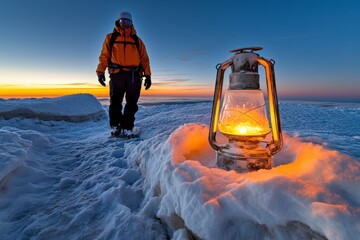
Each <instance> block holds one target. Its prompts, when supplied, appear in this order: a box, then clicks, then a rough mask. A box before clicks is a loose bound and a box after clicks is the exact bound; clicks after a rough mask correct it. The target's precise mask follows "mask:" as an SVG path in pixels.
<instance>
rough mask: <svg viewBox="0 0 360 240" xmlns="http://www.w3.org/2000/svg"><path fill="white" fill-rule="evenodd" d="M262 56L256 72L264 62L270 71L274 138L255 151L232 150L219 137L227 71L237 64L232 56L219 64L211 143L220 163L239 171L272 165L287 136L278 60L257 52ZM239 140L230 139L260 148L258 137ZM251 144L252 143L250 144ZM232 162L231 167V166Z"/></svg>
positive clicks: (251, 49)
mask: <svg viewBox="0 0 360 240" xmlns="http://www.w3.org/2000/svg"><path fill="white" fill-rule="evenodd" d="M261 49H262V48H261V47H249V48H240V49H235V50H232V51H230V52H234V53H235V55H237V54H242V53H254V51H258V50H261ZM256 55H257V56H258V58H257V59H256V72H257V65H261V66H263V67H264V69H265V73H266V85H267V96H268V105H269V113H270V120H271V133H272V139H271V141H270V142H267V143H266V146H265V148H266V149H263V150H261V149H260V150H259V151H258V152H256V151H255V153H254V154H250V155H248V154H244V153H243V152H242V151H239V152H235V153H234V152H233V151H231V150H229V145H228V144H220V143H218V141H217V140H216V134H217V131H218V120H219V112H220V108H221V97H222V89H223V82H224V74H225V71H226V70H227V69H228V68H229V67H232V71H234V67H233V64H234V63H233V58H229V59H228V60H226V61H224V62H222V63H220V64H218V65H217V67H216V68H217V75H216V83H215V90H214V98H213V107H212V113H211V122H210V130H209V143H210V145H211V147H212V148H213V149H214V150H216V152H217V164H218V166H219V165H221V166H219V167H222V168H225V169H227V170H231V169H234V170H237V171H252V170H258V169H261V168H265V169H269V168H271V167H272V155H274V154H276V153H278V152H279V151H280V150H281V148H282V146H283V137H282V130H281V122H280V113H279V106H278V97H277V91H276V82H275V71H274V65H275V61H274V60H272V59H265V58H263V57H261V56H259V55H258V54H256ZM244 139H245V140H240V141H238V140H236V139H230V140H229V142H232V143H233V144H232V145H233V146H238V147H239V148H247V147H248V148H256V147H257V146H256V145H257V144H258V143H259V142H258V141H256V140H255V141H253V140H249V141H247V140H246V138H244ZM246 145H249V146H246ZM234 164H235V168H234V167H231V165H234ZM228 166H230V168H229V167H228Z"/></svg>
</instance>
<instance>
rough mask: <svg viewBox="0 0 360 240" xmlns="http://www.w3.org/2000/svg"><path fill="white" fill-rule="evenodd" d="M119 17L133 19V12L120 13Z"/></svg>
mask: <svg viewBox="0 0 360 240" xmlns="http://www.w3.org/2000/svg"><path fill="white" fill-rule="evenodd" d="M119 19H129V20H131V21H132V17H131V13H129V12H121V13H120V15H119Z"/></svg>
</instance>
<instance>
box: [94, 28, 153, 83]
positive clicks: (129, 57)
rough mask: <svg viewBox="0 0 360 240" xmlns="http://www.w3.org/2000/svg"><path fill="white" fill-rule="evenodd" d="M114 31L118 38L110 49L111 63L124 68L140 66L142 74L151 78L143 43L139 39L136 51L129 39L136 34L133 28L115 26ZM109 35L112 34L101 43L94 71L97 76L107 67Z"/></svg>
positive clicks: (132, 41)
mask: <svg viewBox="0 0 360 240" xmlns="http://www.w3.org/2000/svg"><path fill="white" fill-rule="evenodd" d="M115 31H117V32H119V36H118V37H117V38H116V40H115V43H114V45H113V48H112V54H111V62H112V63H115V64H118V65H120V66H126V67H130V66H133V67H137V66H139V65H140V64H141V66H142V68H143V70H144V74H145V75H149V76H151V70H150V61H149V57H148V54H147V52H146V48H145V45H144V43H143V41H142V40H141V39H140V38H139V50H138V49H137V47H136V44H135V42H134V39H133V38H132V37H131V35H133V34H136V31H135V28H134V26H132V27H131V28H127V29H121V28H120V27H117V26H115ZM111 35H112V33H109V34H107V35H106V38H105V41H104V43H103V46H102V50H101V54H100V57H99V64H98V66H97V69H96V73H97V74H103V73H104V72H105V70H106V68H107V67H108V66H109V58H110V38H111ZM117 71H119V70H117Z"/></svg>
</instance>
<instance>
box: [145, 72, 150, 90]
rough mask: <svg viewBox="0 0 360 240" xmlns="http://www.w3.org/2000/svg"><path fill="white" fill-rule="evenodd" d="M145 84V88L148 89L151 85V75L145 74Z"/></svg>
mask: <svg viewBox="0 0 360 240" xmlns="http://www.w3.org/2000/svg"><path fill="white" fill-rule="evenodd" d="M144 86H145V90H148V89H149V88H150V87H151V78H150V76H149V75H146V76H145V83H144Z"/></svg>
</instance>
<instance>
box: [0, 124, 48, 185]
mask: <svg viewBox="0 0 360 240" xmlns="http://www.w3.org/2000/svg"><path fill="white" fill-rule="evenodd" d="M48 143H49V140H48V138H47V137H45V136H44V135H43V134H41V133H39V132H37V131H33V130H19V129H17V128H13V127H2V128H0V186H1V184H2V182H3V181H4V180H5V179H6V178H7V177H8V176H10V175H11V173H12V172H13V171H15V170H16V169H17V168H19V167H20V166H23V165H24V164H26V161H27V160H28V153H29V152H31V151H32V150H31V149H34V148H37V149H42V148H46V147H47V144H48Z"/></svg>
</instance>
